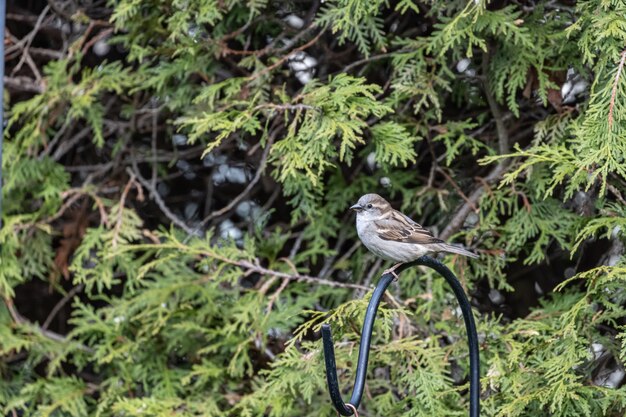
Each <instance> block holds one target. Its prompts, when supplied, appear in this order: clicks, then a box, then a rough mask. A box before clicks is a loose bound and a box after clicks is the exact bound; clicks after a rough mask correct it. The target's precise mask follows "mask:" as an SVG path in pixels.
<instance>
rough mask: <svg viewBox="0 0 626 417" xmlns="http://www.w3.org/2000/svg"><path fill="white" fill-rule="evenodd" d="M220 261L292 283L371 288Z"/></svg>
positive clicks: (230, 261) (243, 263)
mask: <svg viewBox="0 0 626 417" xmlns="http://www.w3.org/2000/svg"><path fill="white" fill-rule="evenodd" d="M220 260H221V261H223V262H227V263H230V264H231V265H236V266H239V267H241V268H244V269H246V270H248V271H252V272H256V273H258V274H261V275H270V276H274V277H277V278H286V279H288V280H291V281H300V282H308V283H311V284H318V285H326V286H329V287H340V288H354V289H358V290H365V291H369V290H370V288H369V287H366V286H364V285H359V284H350V283H344V282H337V281H332V280H328V279H324V278H319V277H312V276H310V275H300V274H288V273H286V272H280V271H274V270H271V269H267V268H263V267H262V266H259V265H255V264H253V263H251V262H248V261H235V260H233V259H226V258H220Z"/></svg>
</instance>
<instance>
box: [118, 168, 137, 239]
mask: <svg viewBox="0 0 626 417" xmlns="http://www.w3.org/2000/svg"><path fill="white" fill-rule="evenodd" d="M135 178H136V176H135V173H134V172H130V179H129V180H128V182H127V183H126V187H124V191H122V196H121V197H120V203H119V208H118V210H119V212H118V213H117V220H116V221H115V227H114V228H113V239H112V240H111V246H113V248H116V247H117V238H118V237H119V234H120V229H121V228H122V220H123V217H124V205H125V204H126V197H128V193H129V192H130V189H131V188H132V187H133V185H134V186H136V187H137V188H138V189H139V190H140V192H141V187H140V186H139V185H138V184H137V181H135Z"/></svg>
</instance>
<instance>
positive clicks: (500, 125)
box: [440, 52, 509, 240]
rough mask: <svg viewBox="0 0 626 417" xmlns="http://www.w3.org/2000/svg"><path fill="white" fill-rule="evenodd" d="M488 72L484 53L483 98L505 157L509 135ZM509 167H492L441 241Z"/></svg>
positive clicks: (487, 61)
mask: <svg viewBox="0 0 626 417" xmlns="http://www.w3.org/2000/svg"><path fill="white" fill-rule="evenodd" d="M488 70H489V53H488V52H485V54H484V55H483V76H484V78H485V82H484V89H485V96H486V97H487V102H488V103H489V109H490V110H491V113H492V114H493V118H494V120H495V122H496V133H497V135H498V150H499V152H500V155H505V154H507V153H508V152H509V133H508V131H507V130H506V127H505V126H504V119H503V116H502V111H501V110H500V106H499V105H498V103H497V102H496V100H495V98H494V97H493V94H492V93H491V89H490V87H489V83H488V81H487V77H486V74H487V72H488ZM508 166H509V162H508V161H507V160H506V159H503V160H501V161H500V162H499V163H498V165H496V166H495V167H494V169H493V170H491V172H490V173H489V175H487V176H486V177H485V178H484V182H483V185H481V186H479V187H478V188H476V189H475V190H474V191H473V192H472V193H471V194H470V195H469V196H468V197H467V199H466V200H465V204H463V206H461V208H460V209H459V210H458V211H457V212H456V213H455V215H454V217H452V219H451V220H450V222H449V223H448V225H447V226H446V228H445V229H443V232H441V235H440V237H441V239H444V240H445V239H447V238H449V237H450V236H452V235H453V234H454V233H456V232H457V230H459V229H460V228H461V226H463V222H465V219H466V218H467V216H468V215H469V214H470V212H471V211H472V210H475V209H476V207H477V204H478V200H480V197H481V196H482V195H483V193H484V191H485V185H486V184H489V183H493V182H495V181H497V180H499V179H500V178H501V177H502V175H503V174H504V172H505V171H506V168H507V167H508Z"/></svg>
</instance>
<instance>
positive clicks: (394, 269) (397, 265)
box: [383, 262, 404, 281]
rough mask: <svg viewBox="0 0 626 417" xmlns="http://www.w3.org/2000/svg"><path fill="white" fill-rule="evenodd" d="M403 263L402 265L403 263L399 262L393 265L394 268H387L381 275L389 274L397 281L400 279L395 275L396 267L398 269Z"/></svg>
mask: <svg viewBox="0 0 626 417" xmlns="http://www.w3.org/2000/svg"><path fill="white" fill-rule="evenodd" d="M403 263H404V262H400V263H398V264H395V265H394V266H392V267H391V268H387V269H385V270H384V271H383V275H385V274H391V275H393V276H394V277H395V278H394V281H397V280H398V278H400V277H399V276H398V274H396V268H397V267H399V266H400V265H402V264H403Z"/></svg>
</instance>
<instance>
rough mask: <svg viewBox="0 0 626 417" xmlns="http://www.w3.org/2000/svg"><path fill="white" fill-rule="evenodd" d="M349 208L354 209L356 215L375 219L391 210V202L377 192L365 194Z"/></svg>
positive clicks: (365, 218) (366, 218)
mask: <svg viewBox="0 0 626 417" xmlns="http://www.w3.org/2000/svg"><path fill="white" fill-rule="evenodd" d="M350 210H354V211H356V214H357V217H359V218H362V219H364V220H375V219H379V218H380V217H382V216H383V215H384V214H385V213H387V212H389V211H390V210H391V204H389V202H388V201H387V200H385V199H384V198H382V197H381V196H379V195H378V194H365V195H364V196H362V197H361V198H359V201H357V203H356V204H355V205H353V206H352V207H350Z"/></svg>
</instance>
